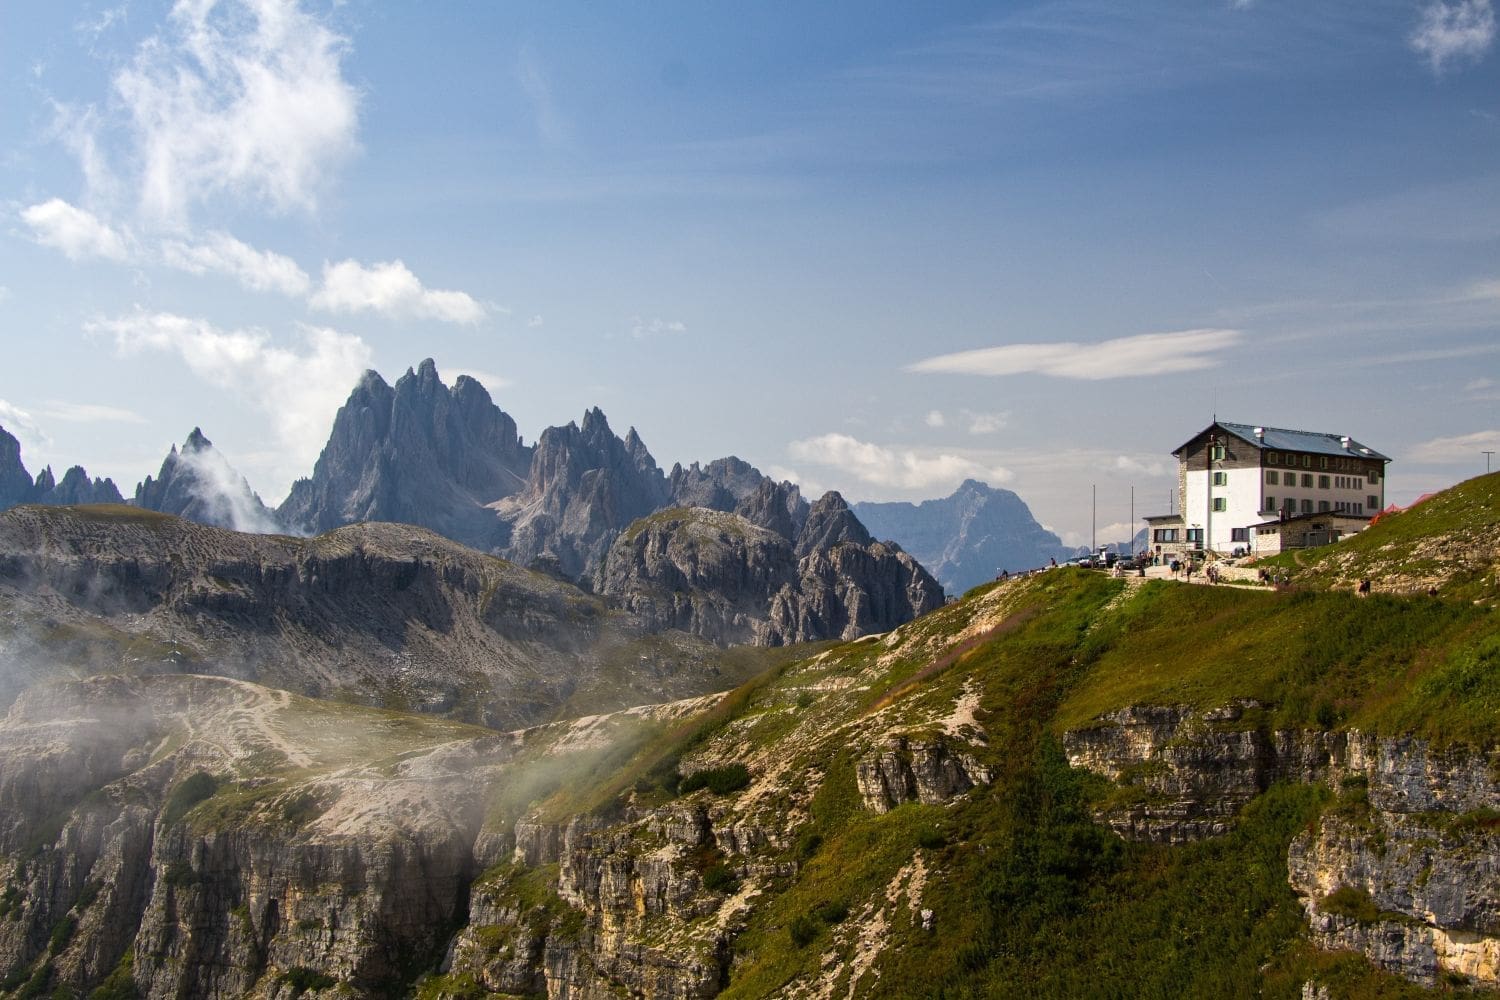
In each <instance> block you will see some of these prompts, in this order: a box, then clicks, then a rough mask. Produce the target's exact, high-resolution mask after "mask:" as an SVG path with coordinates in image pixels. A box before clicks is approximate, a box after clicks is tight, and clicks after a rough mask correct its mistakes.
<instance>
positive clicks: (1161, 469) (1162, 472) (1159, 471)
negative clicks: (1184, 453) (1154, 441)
mask: <svg viewBox="0 0 1500 1000" xmlns="http://www.w3.org/2000/svg"><path fill="white" fill-rule="evenodd" d="M1113 468H1114V469H1115V471H1116V472H1123V473H1125V474H1126V475H1127V476H1166V475H1170V474H1172V473H1173V472H1175V471H1177V467H1176V466H1175V465H1168V464H1167V463H1166V462H1164V461H1162V460H1161V459H1159V458H1154V457H1153V458H1145V459H1143V458H1138V457H1136V456H1134V455H1116V456H1115V460H1114V464H1113Z"/></svg>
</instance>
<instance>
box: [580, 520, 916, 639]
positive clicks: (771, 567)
mask: <svg viewBox="0 0 1500 1000" xmlns="http://www.w3.org/2000/svg"><path fill="white" fill-rule="evenodd" d="M804 545H805V547H806V550H807V551H805V552H802V554H801V555H800V556H799V554H798V553H799V552H801V551H802V549H803V547H804ZM599 590H600V592H601V593H603V594H605V595H606V596H608V597H609V598H610V599H611V600H613V601H615V602H617V603H618V604H619V605H620V606H622V607H624V608H625V609H627V610H629V611H631V612H632V613H634V614H636V615H637V616H638V617H640V618H642V619H643V620H644V621H647V622H649V623H651V624H653V625H655V626H658V627H663V628H677V629H682V630H683V631H686V632H690V633H692V634H694V635H700V636H703V637H705V638H708V639H710V640H711V641H713V642H716V643H720V644H731V643H754V644H757V645H787V644H791V643H797V642H811V641H816V640H820V639H830V638H842V639H854V638H858V637H859V636H862V635H868V634H870V633H872V632H885V631H888V630H890V629H892V628H894V627H896V626H897V625H900V624H903V623H904V622H908V621H910V620H912V619H913V618H915V617H918V616H920V615H922V614H925V613H927V612H928V611H931V610H933V609H935V608H938V607H941V606H942V603H943V595H942V591H941V588H939V587H938V585H937V583H936V581H934V580H933V579H932V578H931V577H930V576H928V575H927V574H926V572H925V571H924V570H923V569H922V567H921V566H919V565H917V563H916V562H915V561H914V560H912V559H911V558H910V557H909V556H907V555H906V554H905V553H903V552H901V551H900V549H897V548H895V547H894V546H890V545H883V544H880V543H877V542H873V541H872V540H871V539H870V537H869V535H868V533H866V532H865V530H864V528H863V527H862V526H861V525H860V524H859V521H858V520H857V519H855V518H854V516H853V515H852V514H850V513H849V511H848V508H847V507H846V506H844V504H843V500H842V498H840V497H839V496H838V494H836V493H830V494H828V495H827V496H826V497H824V498H823V499H822V500H820V501H819V502H818V503H817V504H816V505H814V507H813V508H812V511H811V513H810V515H809V517H808V520H807V523H806V527H805V528H804V530H803V532H802V538H801V539H800V541H799V544H798V546H797V547H796V548H793V546H792V544H791V543H790V542H789V541H788V539H787V538H786V537H785V536H783V535H781V534H779V533H778V532H776V531H773V530H770V529H767V528H762V527H758V526H756V525H755V524H753V523H751V522H750V521H749V520H747V519H746V518H744V517H743V516H740V515H738V514H726V513H721V512H718V511H710V510H704V509H701V508H698V509H691V510H674V511H667V512H664V513H661V514H656V515H653V516H652V517H650V518H646V519H643V520H642V521H640V522H637V523H636V524H634V525H632V526H631V527H630V529H629V530H627V531H626V532H624V533H623V534H621V535H620V536H619V538H618V539H616V541H615V543H614V545H613V546H612V547H611V549H610V552H609V556H608V558H607V559H606V560H605V563H604V566H603V568H602V569H601V571H600V579H599Z"/></svg>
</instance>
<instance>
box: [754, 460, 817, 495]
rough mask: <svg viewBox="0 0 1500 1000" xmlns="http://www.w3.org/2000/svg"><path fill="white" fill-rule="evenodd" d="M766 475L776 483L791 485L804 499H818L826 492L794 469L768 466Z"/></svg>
mask: <svg viewBox="0 0 1500 1000" xmlns="http://www.w3.org/2000/svg"><path fill="white" fill-rule="evenodd" d="M766 475H768V476H770V477H771V478H772V479H774V480H776V481H777V482H783V483H791V484H793V485H794V486H796V487H798V488H799V489H800V490H801V491H802V495H803V496H805V497H820V496H822V495H823V494H824V493H827V492H828V490H827V489H826V488H824V486H823V485H822V484H821V483H819V482H817V481H815V480H812V479H808V478H807V477H806V476H804V475H802V473H800V472H798V471H797V470H796V469H789V468H787V467H786V466H784V465H770V466H767V467H766Z"/></svg>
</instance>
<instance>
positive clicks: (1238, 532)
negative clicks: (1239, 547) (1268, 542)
mask: <svg viewBox="0 0 1500 1000" xmlns="http://www.w3.org/2000/svg"><path fill="white" fill-rule="evenodd" d="M1229 540H1230V541H1231V542H1248V541H1249V540H1250V529H1249V528H1230V529H1229Z"/></svg>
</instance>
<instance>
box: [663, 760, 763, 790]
mask: <svg viewBox="0 0 1500 1000" xmlns="http://www.w3.org/2000/svg"><path fill="white" fill-rule="evenodd" d="M749 786H750V769H749V768H747V767H746V766H745V765H744V764H726V765H724V766H723V767H706V768H704V769H703V770H701V771H694V772H693V773H692V774H689V775H687V776H685V777H684V778H683V779H682V780H681V781H680V782H678V784H677V790H678V791H679V792H681V793H682V794H683V795H687V794H688V793H689V792H696V791H697V790H698V789H700V788H707V789H708V790H709V791H711V792H713V793H714V794H715V795H728V794H730V793H731V792H737V791H739V790H740V789H742V788H748V787H749Z"/></svg>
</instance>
